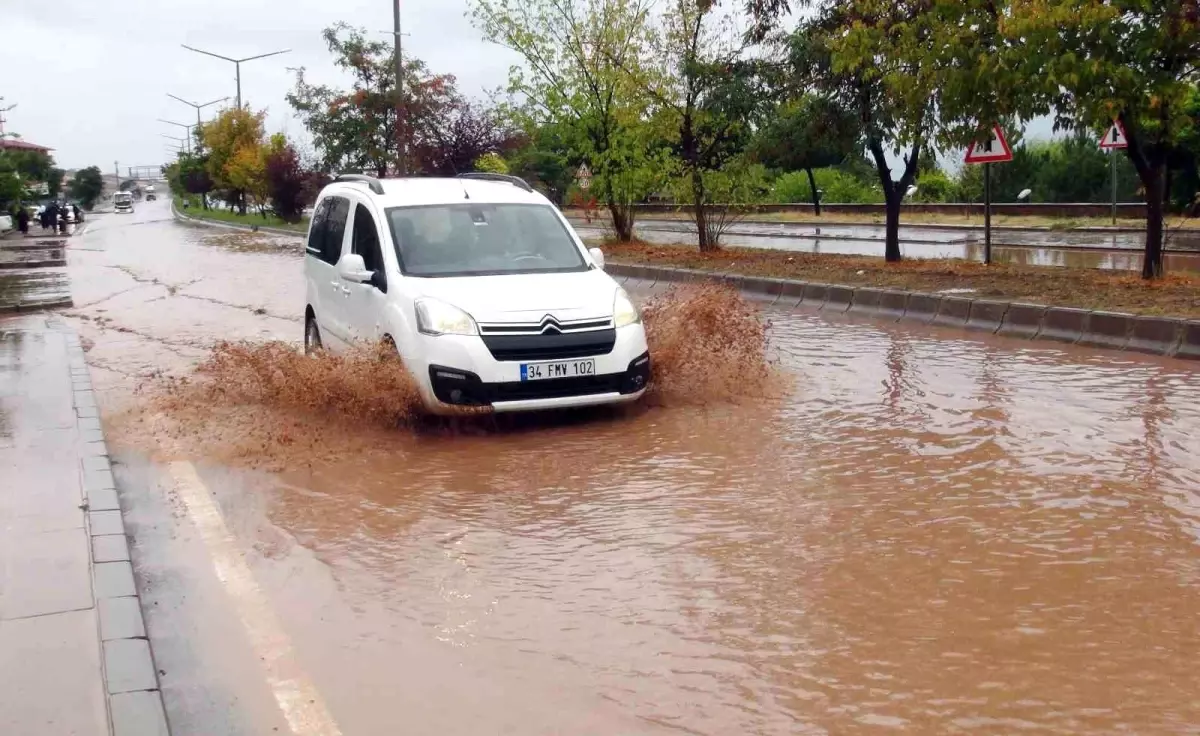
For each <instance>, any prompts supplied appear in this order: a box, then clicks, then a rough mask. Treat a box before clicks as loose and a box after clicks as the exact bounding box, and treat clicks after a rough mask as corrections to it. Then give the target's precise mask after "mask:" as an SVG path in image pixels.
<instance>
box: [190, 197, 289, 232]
mask: <svg viewBox="0 0 1200 736" xmlns="http://www.w3.org/2000/svg"><path fill="white" fill-rule="evenodd" d="M175 207H176V208H177V209H178V210H179V211H180V212H182V213H183V214H185V215H187V216H188V217H194V218H196V219H198V220H212V221H214V222H228V223H230V224H232V225H245V226H247V227H255V226H257V227H274V228H279V229H281V230H291V231H293V232H297V233H306V232H308V218H304V219H302V220H301V221H300V222H287V221H285V220H281V219H280V218H278V217H276V216H275V215H260V214H258V213H257V212H247V213H246V214H244V215H240V214H238V213H237V212H230V211H229V210H227V209H223V208H216V207H214V208H210V209H207V210H206V209H202V208H201V207H199V205H197V204H193V205H190V206H188V207H187V208H184V206H183V198H182V197H176V198H175Z"/></svg>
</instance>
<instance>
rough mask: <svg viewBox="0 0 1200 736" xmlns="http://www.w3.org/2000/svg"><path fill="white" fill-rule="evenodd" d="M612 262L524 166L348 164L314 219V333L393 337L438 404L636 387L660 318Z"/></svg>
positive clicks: (545, 404)
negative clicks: (370, 167) (362, 169)
mask: <svg viewBox="0 0 1200 736" xmlns="http://www.w3.org/2000/svg"><path fill="white" fill-rule="evenodd" d="M603 268H604V257H603V254H601V252H600V251H599V250H598V249H592V250H590V251H589V250H588V249H587V248H586V247H584V245H583V242H582V241H581V240H580V239H579V236H578V235H576V234H575V232H574V231H573V230H572V229H571V226H570V225H569V224H568V223H567V221H566V219H565V218H564V217H563V216H562V214H561V213H560V212H559V211H558V209H557V208H555V207H554V205H552V204H551V203H550V201H549V200H547V199H546V198H545V197H543V196H542V195H540V194H538V193H537V192H535V191H533V189H532V188H531V187H530V186H529V185H528V184H527V183H525V182H524V181H523V180H521V179H518V178H516V177H509V176H504V175H499V174H464V175H463V176H460V177H458V178H456V179H420V178H412V179H388V180H379V179H375V178H373V177H368V176H362V175H354V174H348V175H343V176H340V177H338V178H337V179H336V180H335V181H334V183H332V184H330V185H329V186H327V187H326V188H325V189H324V190H323V191H322V192H321V196H320V198H319V199H318V201H317V206H316V209H315V211H314V213H313V217H312V221H311V223H310V225H309V233H308V246H307V250H306V256H305V259H304V270H305V278H306V281H307V306H306V308H305V320H304V321H305V331H304V345H305V349H306V351H308V352H312V351H314V350H317V349H320V348H326V349H331V350H343V349H345V348H347V347H349V346H351V345H354V344H356V343H358V344H367V343H371V342H376V341H380V340H384V341H389V342H391V343H393V344H394V345H395V347H396V349H397V351H398V352H399V354H400V357H401V359H402V360H403V361H404V364H405V366H407V367H408V369H409V371H410V372H411V373H412V375H413V378H414V379H415V380H416V381H417V383H418V385H419V386H420V388H421V393H422V396H423V398H424V401H425V404H426V406H427V407H428V408H429V409H430V410H431V411H433V412H436V413H449V412H452V411H453V410H454V408H455V407H471V406H474V407H479V406H486V407H491V408H492V409H494V410H495V411H527V410H537V409H554V408H561V407H575V406H588V405H595V404H611V403H621V402H629V401H636V400H637V399H638V398H640V397H641V396H642V394H643V393H645V390H646V385H647V383H648V382H649V379H650V354H649V351H648V348H647V345H646V333H645V330H644V329H643V327H642V320H641V316H640V315H639V313H638V310H637V308H636V307H635V306H634V305H633V303H632V301H631V300H630V299H629V297H628V295H626V293H625V291H624V289H622V288H621V287H620V286H619V285H618V284H617V282H615V281H614V280H613V279H612V277H610V276H609V275H608V274H606V273H605V272H604V270H603Z"/></svg>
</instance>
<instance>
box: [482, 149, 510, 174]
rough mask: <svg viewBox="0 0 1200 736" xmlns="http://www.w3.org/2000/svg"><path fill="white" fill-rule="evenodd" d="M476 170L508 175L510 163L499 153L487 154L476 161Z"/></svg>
mask: <svg viewBox="0 0 1200 736" xmlns="http://www.w3.org/2000/svg"><path fill="white" fill-rule="evenodd" d="M475 170H476V171H484V172H488V173H491V174H507V173H508V163H507V162H505V160H504V158H503V157H502V156H501V155H500V154H498V153H485V154H483V155H482V156H480V157H479V158H477V159H475Z"/></svg>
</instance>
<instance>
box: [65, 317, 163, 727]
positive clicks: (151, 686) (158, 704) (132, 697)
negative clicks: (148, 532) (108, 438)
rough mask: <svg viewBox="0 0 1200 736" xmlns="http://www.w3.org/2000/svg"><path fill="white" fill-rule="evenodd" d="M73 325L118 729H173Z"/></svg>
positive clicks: (80, 424) (95, 571) (77, 397)
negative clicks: (163, 696)
mask: <svg viewBox="0 0 1200 736" xmlns="http://www.w3.org/2000/svg"><path fill="white" fill-rule="evenodd" d="M62 329H64V330H67V333H68V334H67V351H68V353H67V354H68V356H69V365H70V371H71V389H72V392H73V394H72V396H73V399H74V406H75V422H76V429H77V431H78V433H79V438H80V441H81V442H82V446H83V453H82V454H83V460H82V462H81V467H80V473H81V475H82V478H83V490H84V496H85V498H84V501H85V508H86V510H87V528H88V534H89V536H90V537H91V544H92V593H93V595H94V596H95V602H96V610H97V613H98V615H99V620H100V627H99V631H98V632H97V635H98V636H99V639H100V646H101V650H102V654H103V656H102V659H101V661H102V664H101V669H102V671H103V676H104V686H105V695H106V700H107V705H108V714H109V719H110V727H111V729H112V734H113V736H169V734H170V730H169V729H168V727H167V716H166V709H165V707H164V705H163V700H162V691H161V690H160V688H159V682H158V670H157V669H156V667H155V665H154V656H153V654H152V653H151V651H150V640H149V638H148V637H147V635H146V623H145V620H144V619H143V617H142V605H141V599H140V598H139V597H138V591H137V586H136V584H135V582H134V577H133V565H132V562H131V560H130V556H129V542H128V537H127V536H126V532H125V520H124V517H123V516H122V513H121V504H120V502H119V500H118V498H117V490H116V483H115V482H114V480H113V474H112V466H111V464H110V461H109V456H108V446H107V445H106V444H105V441H104V430H103V429H102V428H101V425H100V413H99V411H98V410H97V408H96V397H95V393H94V392H93V390H92V378H91V373H90V371H89V370H88V366H87V360H86V359H85V358H84V353H83V346H82V344H81V343H80V341H79V336H78V335H77V334H75V333H74V332H73V331H70V330H69V328H65V327H63V328H62Z"/></svg>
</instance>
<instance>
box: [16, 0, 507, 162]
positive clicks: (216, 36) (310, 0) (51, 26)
mask: <svg viewBox="0 0 1200 736" xmlns="http://www.w3.org/2000/svg"><path fill="white" fill-rule="evenodd" d="M402 7H403V24H404V30H405V32H406V33H411V34H412V35H409V36H406V37H405V38H404V45H405V54H406V55H407V54H408V53H409V52H410V51H411V53H413V54H415V55H416V56H417V57H419V58H421V59H423V60H424V61H425V62H426V63H427V64H429V66H430V68H431V69H432V70H433V71H435V72H439V73H450V74H454V75H455V76H456V77H458V81H459V89H460V90H461V91H462V92H463V93H464V94H467V95H470V96H482V95H483V93H484V91H485V90H489V89H495V88H497V87H500V86H502V85H504V84H505V82H506V80H507V78H508V68H509V66H510V65H512V64H513V63H514V62H515V61H516V59H515V57H514V55H512V54H511V53H510V52H508V51H507V50H505V49H502V48H500V47H499V46H496V45H494V44H489V43H487V42H485V41H483V40H482V36H481V35H480V33H479V32H478V31H476V30H475V28H473V27H472V26H471V23H470V21H469V19H468V18H466V17H465V15H464V14H465V12H466V9H467V4H466V0H403V5H402ZM339 20H344V21H346V22H348V23H350V24H352V25H357V26H363V27H366V28H368V29H370V30H372V31H375V30H378V31H381V33H379V34H378V37H379V38H380V39H381V40H389V41H390V39H391V35H390V30H391V28H392V3H391V2H390V0H339V1H338V2H329V1H328V0H122V1H120V2H97V1H96V0H58V1H57V2H54V3H46V2H31V1H30V0H0V30H2V32H3V42H0V70H3V71H2V72H0V96H3V97H4V98H5V102H4V105H5V106H7V105H11V104H13V103H16V104H17V105H18V107H17V108H16V109H15V110H12V111H11V112H9V113H7V115H6V118H7V119H8V123H7V125H6V126H5V130H6V131H7V132H10V133H19V134H20V135H21V136H22V137H23V138H25V139H26V140H29V141H31V142H34V143H39V144H41V145H44V146H49V147H51V148H53V149H54V156H55V158H56V160H57V161H58V164H59V165H60V166H62V167H64V168H80V167H83V166H90V165H92V164H95V165H97V166H100V167H101V168H102V169H103V170H104V171H106V172H107V171H112V168H113V162H114V161H119V162H120V164H121V168H122V170H124V168H125V167H126V166H127V165H153V164H161V163H163V162H164V161H166V160H168V159H169V158H172V157H173V154H171V153H169V152H168V146H169V145H170V144H171V141H169V140H167V139H166V138H162V137H161V135H163V134H167V135H173V136H178V137H182V136H183V135H184V130H183V128H173V127H172V126H170V125H164V124H162V123H159V122H157V121H156V119H157V118H165V119H167V120H175V121H178V122H181V123H194V122H195V120H196V113H195V110H194V109H193V108H190V107H188V106H186V105H184V104H182V103H180V102H176V101H174V100H172V99H170V98H168V97H167V93H168V92H169V93H172V94H175V95H178V96H180V97H182V98H184V99H186V100H191V101H192V102H197V103H203V102H208V101H209V100H212V99H216V98H219V97H224V96H226V95H228V96H230V97H231V98H232V97H233V96H234V94H235V91H236V84H235V81H234V65H233V64H230V63H228V62H224V61H220V60H218V59H213V58H210V57H207V56H202V55H200V54H197V53H194V52H191V51H188V50H186V49H183V48H181V47H180V44H185V43H186V44H187V45H189V46H195V47H197V48H202V49H207V50H210V51H213V52H215V53H218V54H221V55H223V56H229V57H233V58H240V57H246V56H253V55H255V54H260V53H266V52H269V51H274V50H277V49H283V48H290V49H292V52H291V53H289V54H284V55H282V56H278V57H272V58H268V59H262V60H260V61H252V62H249V63H246V64H244V65H242V98H243V100H244V101H245V102H246V103H248V104H250V105H252V106H253V107H254V108H255V109H263V108H265V109H266V110H267V111H268V116H267V129H268V131H269V132H278V131H284V132H287V133H288V134H289V135H295V136H297V137H303V136H302V134H303V127H302V126H301V124H300V122H299V121H298V120H296V119H295V118H293V117H292V114H291V109H290V108H289V107H288V104H287V101H286V100H285V99H284V95H285V94H286V93H287V91H288V90H289V89H290V88H291V87H292V84H293V81H294V77H293V75H292V73H291V72H289V71H288V70H287V67H299V66H303V67H306V68H307V69H308V73H309V76H310V79H311V80H312V81H317V82H337V81H339V80H340V79H342V77H341V76H340V75H339V73H338V72H337V71H336V70H335V69H334V68H333V64H332V57H331V56H330V54H329V52H328V51H327V50H326V48H325V45H324V43H323V41H322V39H321V30H322V29H323V28H325V27H326V26H329V25H331V24H332V23H334V22H336V21H339ZM385 31H386V32H387V33H383V32H385ZM231 104H232V102H231ZM216 107H219V106H214V107H210V108H207V109H206V110H205V111H204V114H205V119H206V120H207V119H210V118H211V117H212V116H213V111H214V109H216Z"/></svg>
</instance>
